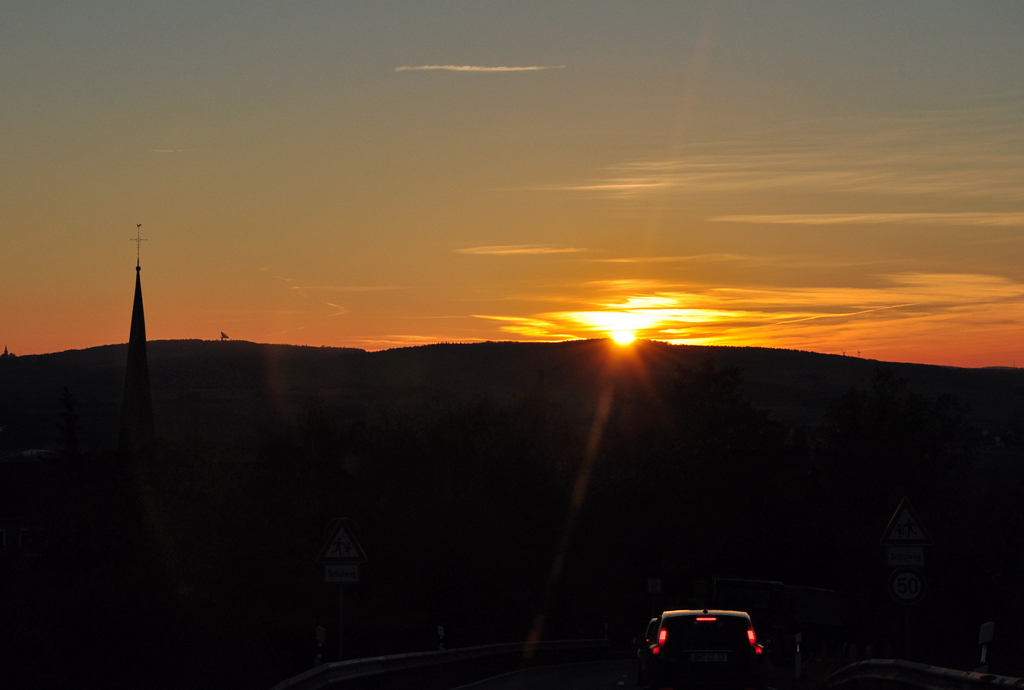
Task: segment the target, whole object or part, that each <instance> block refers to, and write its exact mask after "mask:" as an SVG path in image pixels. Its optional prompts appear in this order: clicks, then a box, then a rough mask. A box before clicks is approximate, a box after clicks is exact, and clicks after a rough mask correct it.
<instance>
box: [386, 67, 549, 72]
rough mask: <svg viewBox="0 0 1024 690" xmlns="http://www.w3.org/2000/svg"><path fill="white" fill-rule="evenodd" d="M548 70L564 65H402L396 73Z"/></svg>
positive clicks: (397, 68) (396, 69)
mask: <svg viewBox="0 0 1024 690" xmlns="http://www.w3.org/2000/svg"><path fill="white" fill-rule="evenodd" d="M548 69H565V65H515V66H510V65H500V66H495V67H486V66H483V65H402V66H401V67H396V68H395V71H396V72H428V71H442V72H541V71H543V70H548Z"/></svg>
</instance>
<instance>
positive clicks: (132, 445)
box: [118, 237, 155, 459]
mask: <svg viewBox="0 0 1024 690" xmlns="http://www.w3.org/2000/svg"><path fill="white" fill-rule="evenodd" d="M133 241H135V242H141V241H143V240H142V238H141V237H138V238H134V239H133ZM154 438H155V434H154V432H153V396H152V394H151V393H150V389H149V361H148V359H147V358H146V315H145V313H144V311H143V308H142V268H141V266H140V265H139V260H138V257H136V261H135V303H134V305H133V306H132V327H131V332H130V333H129V336H128V362H127V364H126V365H125V370H124V397H123V398H122V400H121V433H120V440H119V443H118V446H119V448H120V450H121V453H122V454H123V455H125V456H127V457H131V458H133V459H138V458H140V456H142V455H144V454H146V453H148V451H149V450H150V449H151V448H152V447H153V441H154Z"/></svg>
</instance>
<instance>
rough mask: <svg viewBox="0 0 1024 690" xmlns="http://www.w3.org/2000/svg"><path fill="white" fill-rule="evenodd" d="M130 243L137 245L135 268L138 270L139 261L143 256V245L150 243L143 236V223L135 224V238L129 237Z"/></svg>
mask: <svg viewBox="0 0 1024 690" xmlns="http://www.w3.org/2000/svg"><path fill="white" fill-rule="evenodd" d="M128 241H129V242H134V243H135V268H138V267H139V259H140V258H141V256H142V243H143V242H148V241H149V240H147V239H146V238H145V237H143V236H142V223H136V224H135V237H129V238H128Z"/></svg>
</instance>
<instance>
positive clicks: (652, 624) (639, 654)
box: [636, 617, 661, 687]
mask: <svg viewBox="0 0 1024 690" xmlns="http://www.w3.org/2000/svg"><path fill="white" fill-rule="evenodd" d="M660 622H661V619H660V618H658V617H654V618H652V619H651V620H650V621H648V623H647V628H646V630H645V631H644V634H643V637H641V638H638V639H637V647H638V649H637V650H636V684H637V685H639V686H640V687H644V686H645V685H647V683H646V682H645V676H646V668H647V662H648V661H649V660H650V658H651V649H652V646H653V645H654V643H655V642H657V637H658V624H659V623H660Z"/></svg>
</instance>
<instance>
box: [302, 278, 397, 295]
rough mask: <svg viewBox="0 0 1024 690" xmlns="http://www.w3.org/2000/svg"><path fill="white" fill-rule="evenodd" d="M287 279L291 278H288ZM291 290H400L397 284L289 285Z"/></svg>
mask: <svg viewBox="0 0 1024 690" xmlns="http://www.w3.org/2000/svg"><path fill="white" fill-rule="evenodd" d="M287 280H291V279H290V278H288V279H287ZM288 287H289V288H291V289H292V290H309V291H312V292H380V291H382V290H401V289H402V288H401V287H400V286H398V285H289V286H288Z"/></svg>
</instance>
